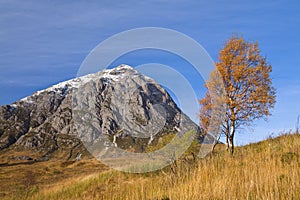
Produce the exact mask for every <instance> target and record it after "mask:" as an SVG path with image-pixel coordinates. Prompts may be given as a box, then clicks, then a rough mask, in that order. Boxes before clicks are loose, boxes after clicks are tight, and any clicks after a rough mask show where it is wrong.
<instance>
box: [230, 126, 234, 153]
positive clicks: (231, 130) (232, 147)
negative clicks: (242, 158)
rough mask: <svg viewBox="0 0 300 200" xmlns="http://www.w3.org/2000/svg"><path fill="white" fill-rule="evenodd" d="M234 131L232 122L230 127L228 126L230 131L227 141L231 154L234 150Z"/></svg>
mask: <svg viewBox="0 0 300 200" xmlns="http://www.w3.org/2000/svg"><path fill="white" fill-rule="evenodd" d="M234 133H235V125H234V122H233V123H232V125H231V128H230V133H229V143H230V153H231V154H233V152H234V143H233V139H234Z"/></svg>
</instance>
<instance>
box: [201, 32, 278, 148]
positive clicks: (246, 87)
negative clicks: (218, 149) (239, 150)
mask: <svg viewBox="0 0 300 200" xmlns="http://www.w3.org/2000/svg"><path fill="white" fill-rule="evenodd" d="M218 59H219V61H218V62H216V70H215V71H213V72H212V73H211V76H210V79H209V80H208V81H207V82H206V85H205V86H206V88H208V90H207V93H206V96H205V97H204V98H203V99H201V100H200V101H199V102H200V104H201V110H200V119H201V125H202V128H203V129H204V132H205V130H207V129H208V127H209V124H210V123H211V122H212V115H216V114H213V113H212V110H213V109H212V108H213V105H214V101H212V99H213V98H212V97H211V94H212V93H216V92H215V91H216V90H220V91H221V90H222V88H223V90H224V91H225V92H224V94H223V95H222V97H221V95H220V96H219V97H214V99H217V98H222V101H223V106H224V108H225V109H224V112H223V114H221V113H219V114H220V116H219V117H221V116H222V122H221V127H220V133H222V134H224V135H225V137H226V144H227V148H228V149H230V152H231V153H233V151H234V136H235V133H236V130H237V129H239V128H240V127H242V126H249V125H251V123H252V122H253V121H254V120H256V119H260V118H265V119H266V118H267V116H269V115H270V109H271V108H273V107H274V104H275V89H274V87H272V80H271V78H270V72H271V71H272V66H271V65H270V64H269V63H267V61H266V58H265V57H263V56H261V55H260V50H259V48H258V43H257V42H256V43H250V42H247V41H245V40H244V39H243V38H242V37H238V36H236V35H235V36H233V37H231V38H230V39H229V40H228V41H227V42H226V44H225V46H224V47H223V49H222V50H221V51H220V52H219V57H218ZM220 81H222V84H220ZM218 106H220V105H218Z"/></svg>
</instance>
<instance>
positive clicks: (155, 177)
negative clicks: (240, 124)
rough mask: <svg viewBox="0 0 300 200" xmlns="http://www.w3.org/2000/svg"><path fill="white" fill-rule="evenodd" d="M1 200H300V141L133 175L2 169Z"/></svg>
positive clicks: (93, 167) (83, 167) (71, 167)
mask: <svg viewBox="0 0 300 200" xmlns="http://www.w3.org/2000/svg"><path fill="white" fill-rule="evenodd" d="M0 188H1V197H0V198H2V199H44V200H48V199H55V200H56V199H105V200H106V199H127V200H134V199H136V200H142V199H145V200H168V199H171V200H173V199H174V200H176V199H183V200H186V199H195V200H196V199H197V200H198V199H269V200H271V199H295V200H297V199H300V135H299V134H283V135H281V136H279V137H276V138H270V139H268V140H265V141H262V142H259V143H255V144H250V145H247V146H243V147H238V148H236V152H235V154H234V155H233V156H231V155H230V154H229V153H227V152H226V151H225V150H224V148H223V146H222V145H219V146H218V147H217V148H216V152H215V153H214V154H212V155H210V156H207V157H206V158H204V159H197V160H194V159H192V157H190V156H186V157H185V158H184V159H181V160H179V161H177V162H176V163H173V164H172V165H171V166H169V167H167V168H164V169H162V170H159V171H156V172H151V173H145V174H129V173H123V172H118V171H114V170H110V169H108V168H107V167H105V166H103V165H101V164H100V163H98V162H97V161H95V160H82V161H79V162H63V161H48V162H39V163H29V164H16V165H3V166H1V167H0Z"/></svg>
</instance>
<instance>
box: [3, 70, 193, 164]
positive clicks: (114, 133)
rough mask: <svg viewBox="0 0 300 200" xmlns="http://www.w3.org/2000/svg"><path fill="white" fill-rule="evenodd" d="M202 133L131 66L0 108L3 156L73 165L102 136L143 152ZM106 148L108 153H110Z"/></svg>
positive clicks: (165, 92)
mask: <svg viewBox="0 0 300 200" xmlns="http://www.w3.org/2000/svg"><path fill="white" fill-rule="evenodd" d="M179 129H180V130H185V131H188V130H191V129H194V130H198V127H197V125H196V124H194V123H193V122H192V121H191V120H190V119H189V118H188V117H187V116H186V115H185V114H184V113H182V112H181V111H180V109H179V108H178V107H177V105H176V104H175V102H174V101H173V100H172V98H171V96H170V95H169V94H168V93H167V91H166V90H165V89H164V88H162V87H161V86H160V85H159V84H158V83H157V82H155V80H153V79H151V78H149V77H147V76H145V75H143V74H141V73H139V72H138V71H137V70H135V69H134V68H132V67H130V66H128V65H120V66H118V67H116V68H113V69H106V70H103V71H101V72H97V73H95V74H88V75H85V76H82V77H78V78H75V79H72V80H68V81H65V82H61V83H58V84H56V85H53V86H51V87H49V88H47V89H44V90H41V91H37V92H35V93H34V94H32V95H31V96H28V97H25V98H23V99H21V100H19V101H16V102H14V103H13V104H11V105H5V106H1V107H0V151H1V150H2V151H3V150H7V149H19V150H20V151H23V150H26V151H33V152H38V156H39V157H40V158H41V157H42V158H43V159H44V158H50V157H51V156H52V155H54V154H55V153H58V152H60V153H61V155H63V157H64V158H67V159H70V158H72V157H76V155H77V154H79V153H82V151H84V149H85V148H86V147H87V146H86V145H85V147H84V145H82V144H87V143H88V144H95V143H97V141H99V140H101V138H103V137H104V136H105V137H107V138H109V140H110V141H111V144H113V145H115V146H118V147H120V148H122V149H125V150H130V151H136V152H143V151H144V150H145V149H146V148H147V146H148V145H151V144H155V143H157V141H158V140H159V139H160V138H161V137H163V136H164V135H166V134H169V133H176V132H178V130H179ZM107 148H108V147H107Z"/></svg>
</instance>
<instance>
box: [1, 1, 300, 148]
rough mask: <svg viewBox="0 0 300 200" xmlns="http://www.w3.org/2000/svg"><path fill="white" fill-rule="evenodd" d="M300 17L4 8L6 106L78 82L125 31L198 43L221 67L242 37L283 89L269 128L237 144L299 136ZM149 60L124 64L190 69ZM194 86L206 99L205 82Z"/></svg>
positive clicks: (57, 4)
mask: <svg viewBox="0 0 300 200" xmlns="http://www.w3.org/2000/svg"><path fill="white" fill-rule="evenodd" d="M299 11H300V2H299V1H297V0H291V1H285V0H280V1H277V0H272V1H258V0H253V1H237V0H233V1H222V0H216V1H196V0H194V1H191V0H185V1H179V0H174V1H167V0H160V1H159V0H157V1H133V0H132V1H130V0H129V1H122V2H121V1H106V0H105V1H88V3H86V2H83V1H30V0H27V1H21V0H19V1H14V0H0V105H4V104H10V103H12V102H14V101H16V100H18V99H20V98H22V97H25V96H28V95H30V94H31V93H33V92H34V91H36V90H40V89H43V88H46V87H48V86H50V85H53V84H55V83H58V82H60V81H64V80H67V79H70V78H74V77H75V76H76V74H77V70H78V69H79V66H80V65H81V62H82V61H83V60H84V58H85V57H86V56H87V55H88V53H89V52H90V51H91V50H92V49H93V48H94V47H95V46H96V45H98V44H99V43H100V42H101V41H103V40H105V39H106V38H108V37H110V36H112V35H114V34H117V33H119V32H121V31H125V30H128V29H132V28H138V27H149V26H151V27H164V28H170V29H174V30H177V31H180V32H182V33H184V34H186V35H188V36H190V37H192V38H194V39H195V40H196V41H197V42H199V43H200V44H201V45H202V46H203V47H204V48H205V49H206V50H207V51H208V53H209V54H210V55H211V56H212V58H213V59H214V60H217V54H218V51H219V50H220V48H221V47H222V45H223V44H224V42H225V41H226V39H228V38H229V37H230V36H231V35H232V34H233V33H238V34H241V35H242V36H243V37H244V38H245V39H247V40H250V41H258V42H259V45H260V49H261V51H262V55H265V56H267V58H268V61H269V62H270V63H271V64H272V66H273V73H272V77H273V82H274V86H275V87H276V88H277V104H276V106H275V109H274V110H273V115H272V116H271V117H270V118H269V120H268V122H264V121H258V122H256V123H255V125H254V126H253V127H251V129H249V128H246V129H244V130H241V131H240V134H238V135H237V138H236V143H237V144H245V143H248V142H253V141H258V140H261V139H264V138H266V137H267V136H268V135H270V134H272V133H275V134H277V133H279V132H280V131H283V130H286V131H287V130H289V129H293V128H294V127H295V123H296V118H297V116H298V115H299V114H300V106H299V99H300V78H299V75H300V68H299V66H300V56H299V52H300V51H299V49H300V38H299V37H300V27H299V24H300V12H299ZM145 55H147V54H143V55H142V54H140V55H136V56H128V57H126V59H125V61H126V63H127V64H131V65H133V66H135V65H137V64H142V63H143V62H150V61H151V62H162V61H164V62H162V63H163V64H173V65H177V66H179V65H183V63H182V62H183V61H176V59H174V60H173V59H165V58H160V56H159V55H158V54H155V53H154V54H151V55H152V56H151V59H149V58H146V57H145ZM149 55H150V54H149ZM138 58H140V59H138ZM169 58H171V57H169ZM198 81H199V82H198ZM192 82H193V83H192V84H193V87H194V88H197V85H198V87H199V88H197V89H196V90H197V91H198V92H199V94H198V95H199V96H201V91H203V89H202V86H203V80H196V79H192Z"/></svg>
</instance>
